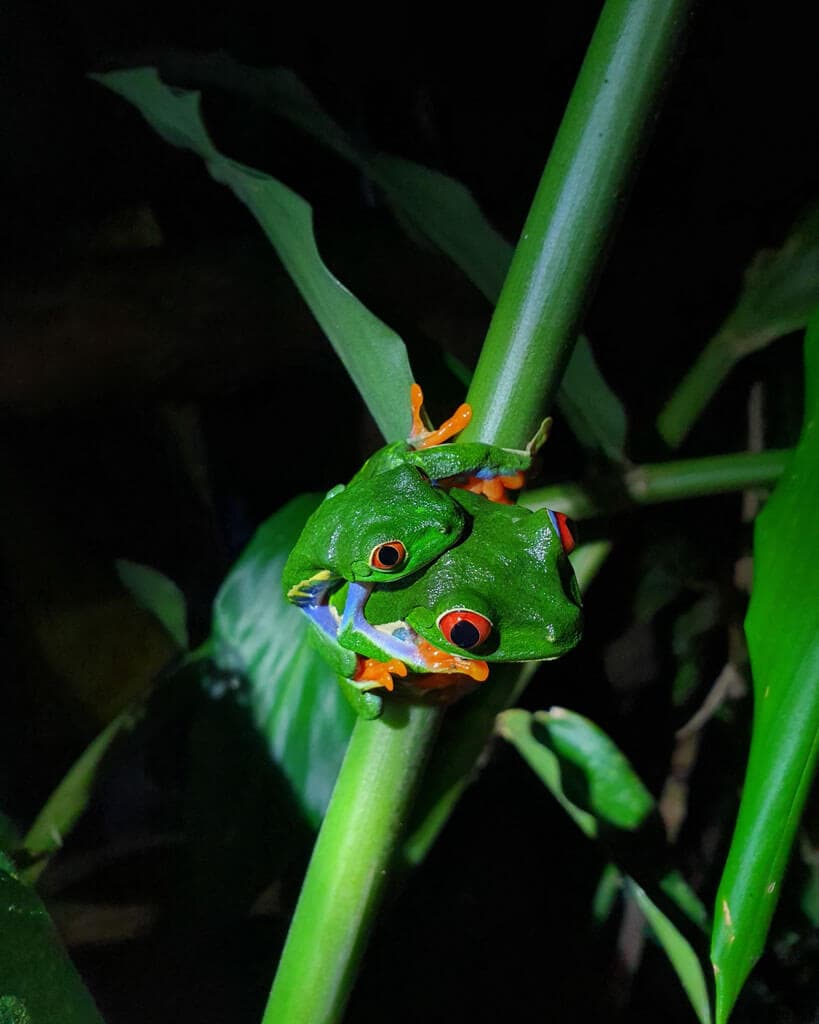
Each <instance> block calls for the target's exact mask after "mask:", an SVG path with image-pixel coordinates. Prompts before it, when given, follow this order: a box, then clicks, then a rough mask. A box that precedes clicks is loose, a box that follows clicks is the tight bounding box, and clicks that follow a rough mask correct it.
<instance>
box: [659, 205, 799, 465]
mask: <svg viewBox="0 0 819 1024" xmlns="http://www.w3.org/2000/svg"><path fill="white" fill-rule="evenodd" d="M817 303H819V208H816V209H813V210H811V211H810V212H809V213H808V214H807V215H806V216H805V217H803V218H802V219H801V220H799V221H798V222H797V223H796V224H795V225H794V227H793V228H792V230H791V233H790V234H789V235H788V237H787V238H786V240H785V242H784V243H783V245H782V247H781V248H780V249H775V250H770V249H766V250H763V251H762V252H760V253H757V256H756V258H755V259H754V261H753V263H752V264H751V265H750V267H749V268H748V269H747V271H746V272H745V280H744V282H743V286H742V291H741V292H740V296H739V299H738V300H737V304H736V306H735V307H734V309H733V310H732V311H731V313H730V314H729V315H728V318H727V319H726V320H725V322H724V323H723V324H722V326H721V327H720V329H719V330H718V331H717V333H716V334H715V335H714V337H713V338H712V339H711V340H710V341H709V342H708V344H707V345H706V347H705V348H704V349H703V351H702V353H701V355H700V356H699V358H698V359H697V361H696V362H695V363H694V365H693V366H692V367H691V369H690V370H689V371H688V373H687V374H686V376H685V377H684V378H683V380H682V381H681V383H680V385H679V387H678V388H677V390H676V391H675V392H674V394H673V395H672V396H671V398H669V400H668V402H667V403H666V404H665V407H664V408H663V410H662V412H661V413H660V415H659V418H658V419H657V429H658V430H659V432H660V434H661V435H662V436H663V437H664V438H665V440H666V441H667V442H668V444H670V445H671V446H672V447H677V446H678V445H680V444H681V443H682V441H683V439H684V438H685V436H686V434H687V433H688V431H689V430H690V429H691V426H692V425H693V424H694V422H695V421H696V419H697V417H698V416H699V415H700V413H701V412H702V410H703V408H704V407H705V405H706V404H707V403H708V402H709V401H710V399H711V397H712V396H713V394H714V393H715V392H716V390H717V389H718V388H719V386H720V385H721V384H722V382H723V380H724V379H725V378H726V377H727V376H728V374H729V373H730V372H731V370H732V368H733V367H734V365H735V364H736V363H738V362H739V361H740V359H743V358H744V357H745V356H746V355H749V354H750V353H751V352H756V351H757V350H758V349H761V348H764V347H765V346H766V345H769V344H770V343H771V342H772V341H776V339H777V338H781V337H783V336H784V335H786V334H790V333H791V332H793V331H798V330H799V329H800V328H802V327H804V326H805V324H807V322H808V317H809V316H810V314H811V311H812V310H813V309H814V307H815V306H816V305H817Z"/></svg>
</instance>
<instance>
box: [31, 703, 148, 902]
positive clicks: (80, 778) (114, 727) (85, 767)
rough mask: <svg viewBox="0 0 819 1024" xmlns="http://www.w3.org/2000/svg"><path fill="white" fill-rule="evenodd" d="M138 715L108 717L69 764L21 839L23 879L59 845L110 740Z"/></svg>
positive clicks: (43, 864) (89, 790)
mask: <svg viewBox="0 0 819 1024" xmlns="http://www.w3.org/2000/svg"><path fill="white" fill-rule="evenodd" d="M139 714H140V712H139V711H138V710H137V709H134V708H129V709H127V710H126V711H123V712H122V713H121V714H119V715H117V716H116V718H114V719H112V720H111V721H110V722H109V723H108V725H107V726H106V727H105V728H104V729H103V730H102V732H100V733H99V734H98V735H97V736H96V737H95V738H94V739H93V740H92V741H91V743H89V744H88V746H87V747H86V748H85V750H84V751H83V752H82V754H80V756H79V757H78V758H77V760H76V761H75V762H74V764H72V765H71V767H70V768H69V770H68V771H67V772H66V773H65V775H64V776H63V778H62V779H61V780H60V782H59V783H58V785H57V786H56V788H55V789H54V792H53V793H52V794H51V796H50V797H49V798H48V800H47V801H46V802H45V804H44V805H43V808H42V810H41V811H40V813H39V814H38V815H37V817H36V818H35V820H34V822H33V823H32V825H31V828H30V829H29V830H28V833H27V835H26V837H25V839H24V840H23V847H24V849H25V850H26V853H27V854H28V855H29V856H30V857H31V858H32V864H31V866H30V867H28V868H27V869H26V870H25V872H24V877H25V879H26V880H27V881H30V882H33V881H34V880H35V879H37V878H38V877H39V875H40V874H41V873H42V871H44V870H45V868H46V866H47V865H48V861H49V859H50V858H51V856H52V855H53V854H55V853H56V852H57V851H58V850H59V849H60V848H61V846H62V845H63V842H64V841H65V839H66V837H67V836H68V834H69V833H70V832H71V830H72V829H73V828H74V825H76V823H77V821H79V819H80V817H81V815H82V814H83V812H84V811H85V809H86V807H87V806H88V803H89V800H90V799H91V794H92V792H93V789H94V785H95V783H96V780H97V776H98V773H99V769H100V765H101V764H102V762H103V759H104V758H105V757H106V756H107V755H108V754H109V752H110V750H111V748H112V746H113V745H114V743H116V741H117V740H118V739H119V738H120V737H121V736H122V735H123V734H124V733H127V732H129V731H130V730H131V729H133V727H134V725H135V723H136V721H137V720H138V718H139Z"/></svg>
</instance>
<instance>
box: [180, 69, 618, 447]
mask: <svg viewBox="0 0 819 1024" xmlns="http://www.w3.org/2000/svg"><path fill="white" fill-rule="evenodd" d="M163 66H166V67H167V68H168V71H169V73H171V74H173V75H175V76H178V77H180V78H184V79H185V80H188V81H189V80H194V81H197V82H200V83H202V84H203V85H204V84H206V85H213V86H217V87H219V88H222V89H226V90H228V91H230V92H234V93H237V94H239V95H243V96H247V97H249V98H251V99H253V100H254V101H256V102H257V103H260V104H263V105H264V106H266V107H268V108H269V109H270V110H272V111H273V112H274V113H276V114H278V115H280V116H281V117H284V118H286V119H287V120H288V121H290V122H291V123H292V124H294V125H295V126H296V127H297V128H300V129H301V130H302V131H304V132H306V133H307V134H308V135H310V136H311V137H312V138H314V139H316V140H317V141H318V142H320V143H322V144H323V145H326V146H327V147H329V148H330V149H332V150H333V151H334V152H335V153H336V154H338V156H340V157H341V158H342V159H344V160H348V161H349V162H350V163H352V164H354V165H355V166H356V167H358V168H360V169H361V170H362V171H363V172H364V173H365V174H367V175H368V176H369V177H370V178H371V179H372V180H373V181H374V182H375V183H376V184H377V185H379V186H380V188H381V189H382V191H383V193H384V196H385V198H386V199H387V202H388V203H389V204H390V206H391V208H392V210H393V213H394V214H395V217H396V219H397V220H398V223H399V224H400V225H401V227H402V228H404V230H405V231H407V233H408V234H409V235H410V236H411V237H412V238H413V239H414V240H416V241H418V240H423V241H426V242H428V243H431V244H432V245H433V246H435V247H436V248H437V249H439V250H440V251H441V252H443V253H444V254H445V255H446V256H448V257H449V259H450V260H452V262H453V263H454V264H455V266H456V267H458V268H459V269H460V270H461V271H463V273H464V274H465V275H466V277H467V278H468V279H469V280H470V281H471V282H472V283H473V284H474V285H475V287H476V288H477V289H478V290H479V291H480V292H481V293H482V294H483V295H484V296H485V297H486V299H488V301H489V302H490V303H492V304H494V303H495V302H497V299H498V296H499V295H500V292H501V288H502V287H503V282H504V280H505V278H506V272H507V271H508V269H509V265H510V263H511V262H512V254H513V252H514V248H513V246H512V245H510V244H509V242H507V240H506V239H505V238H504V237H503V236H502V235H501V234H500V232H498V231H497V230H496V229H495V228H494V227H492V225H491V224H490V223H489V220H488V219H487V217H486V216H485V215H484V213H483V211H482V210H481V208H480V206H479V205H478V203H477V202H476V201H475V197H474V196H473V195H472V193H471V192H470V191H469V189H468V188H466V186H465V185H463V184H462V183H461V182H459V181H456V180H455V179H454V178H450V177H448V176H447V175H446V174H441V173H440V172H439V171H435V170H433V169H432V168H429V167H424V166H423V165H422V164H418V163H415V162H413V161H412V160H404V159H403V158H401V157H397V156H391V155H389V154H385V153H379V154H376V155H371V154H369V153H367V152H365V151H363V150H362V149H360V148H358V147H357V146H356V144H355V142H354V141H353V139H352V138H351V137H350V135H349V134H348V133H347V132H346V131H345V129H344V128H342V127H341V125H339V124H338V122H336V121H335V120H334V119H333V118H332V117H330V115H329V114H328V113H327V112H326V111H325V110H324V109H323V107H322V106H321V105H320V104H319V102H318V101H317V99H316V97H315V96H314V95H313V94H312V93H311V92H310V90H309V89H308V88H307V87H306V86H305V85H304V83H303V82H302V81H301V80H300V79H299V78H297V77H296V75H294V74H293V73H292V72H291V71H288V70H287V69H285V68H273V69H269V70H265V69H260V68H250V67H246V66H243V65H241V64H239V63H237V62H236V61H234V60H233V59H232V58H230V57H228V56H226V55H224V54H219V53H216V54H193V53H184V52H180V51H173V52H171V53H170V54H169V55H168V57H167V60H166V61H165V62H164V64H163ZM581 342H582V343H583V344H584V345H585V347H584V348H583V350H582V351H581V352H580V353H579V355H576V356H575V357H574V358H573V360H572V362H571V363H570V364H569V369H568V371H567V375H566V376H565V377H564V380H563V388H562V390H561V392H560V394H559V398H558V404H559V406H560V409H561V411H562V412H563V413H564V415H565V416H566V418H567V419H568V420H569V424H570V426H571V428H572V430H573V431H574V432H575V434H576V435H577V437H578V439H579V440H580V442H581V443H582V444H584V445H586V446H588V447H591V448H595V449H598V448H599V449H600V450H602V451H603V452H604V453H605V454H607V455H608V456H609V457H610V458H613V459H620V458H622V449H623V442H624V440H625V432H626V419H625V412H624V410H623V407H622V406H621V404H620V402H619V400H618V399H617V397H616V396H615V395H614V393H613V392H612V391H611V389H610V388H609V386H608V385H607V384H606V382H605V380H603V377H602V375H601V374H600V371H599V369H598V367H597V364H596V363H595V361H594V357H593V356H592V354H591V350H590V349H589V348H588V344H587V343H585V342H584V340H583V339H581ZM401 436H404V435H401Z"/></svg>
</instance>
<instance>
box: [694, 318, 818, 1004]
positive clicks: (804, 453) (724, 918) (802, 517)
mask: <svg viewBox="0 0 819 1024" xmlns="http://www.w3.org/2000/svg"><path fill="white" fill-rule="evenodd" d="M805 376H806V394H805V417H804V424H803V428H802V436H801V438H800V441H799V444H798V445H797V448H796V451H795V453H794V456H793V459H792V461H791V463H790V465H789V466H788V467H787V468H786V470H785V473H784V475H783V477H782V479H781V481H780V483H779V484H778V486H777V488H776V490H775V491H774V493H773V496H772V497H771V499H770V501H769V502H768V504H767V505H766V506H765V508H764V509H763V511H762V513H761V514H760V516H759V517H758V519H757V522H756V528H755V531H754V587H753V594H752V597H751V604H750V607H749V609H748V616H747V619H746V622H745V631H746V634H747V636H748V648H749V653H750V659H751V670H752V674H753V684H754V721H753V734H752V738H751V751H750V755H749V760H748V768H747V773H746V776H745V785H744V787H743V792H742V801H741V803H740V809H739V817H738V819H737V824H736V829H735V832H734V837H733V840H732V843H731V849H730V852H729V855H728V861H727V863H726V865H725V870H724V873H723V876H722V881H721V884H720V888H719V892H718V894H717V905H716V908H715V914H714V934H713V937H712V958H713V961H714V970H715V973H716V980H717V1019H718V1021H720V1022H723V1021H725V1020H727V1018H728V1014H729V1013H730V1011H731V1007H732V1006H733V1004H734V1002H735V1000H736V997H737V995H738V994H739V991H740V989H741V988H742V985H743V984H744V982H745V979H746V977H747V975H748V973H749V971H750V970H751V968H752V967H753V964H754V963H755V961H756V960H757V958H758V957H759V956H760V955H761V953H762V950H763V948H764V944H765V937H766V935H767V932H768V928H769V926H770V922H771V916H772V914H773V911H774V907H775V906H776V902H777V899H778V897H779V891H780V888H781V883H782V875H783V873H784V870H785V867H786V865H787V862H788V857H789V854H790V850H791V845H792V843H793V837H794V832H795V829H796V826H797V824H798V822H799V817H800V814H801V811H802V806H803V804H804V801H805V798H806V795H807V793H808V791H809V789H810V785H811V780H812V778H813V775H814V771H815V768H816V756H817V749H818V744H817V737H819V587H817V582H816V572H817V566H819V525H818V521H817V509H819V311H817V313H815V314H814V315H813V317H812V319H811V322H810V325H809V328H808V332H807V335H806V338H805Z"/></svg>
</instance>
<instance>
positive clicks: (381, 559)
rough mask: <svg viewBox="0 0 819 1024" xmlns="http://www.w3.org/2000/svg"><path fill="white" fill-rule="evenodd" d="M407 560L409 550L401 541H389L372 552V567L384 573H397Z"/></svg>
mask: <svg viewBox="0 0 819 1024" xmlns="http://www.w3.org/2000/svg"><path fill="white" fill-rule="evenodd" d="M406 560H407V549H406V548H405V547H404V545H403V544H402V543H401V541H400V540H388V541H386V542H385V543H384V544H378V545H377V546H376V547H374V548H373V549H372V551H371V552H370V565H371V566H372V567H373V569H381V570H382V571H383V572H396V571H397V570H398V569H400V568H401V566H402V565H403V564H404V562H406Z"/></svg>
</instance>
